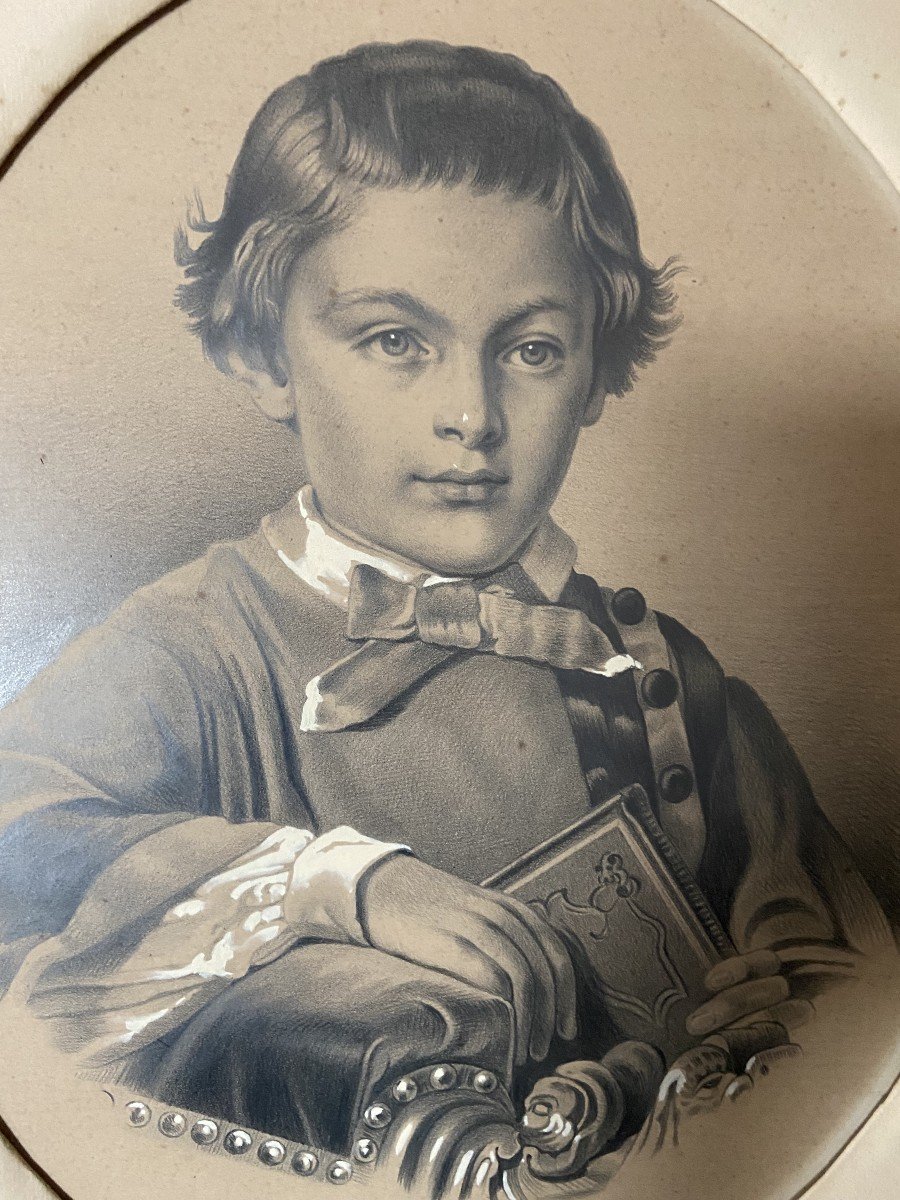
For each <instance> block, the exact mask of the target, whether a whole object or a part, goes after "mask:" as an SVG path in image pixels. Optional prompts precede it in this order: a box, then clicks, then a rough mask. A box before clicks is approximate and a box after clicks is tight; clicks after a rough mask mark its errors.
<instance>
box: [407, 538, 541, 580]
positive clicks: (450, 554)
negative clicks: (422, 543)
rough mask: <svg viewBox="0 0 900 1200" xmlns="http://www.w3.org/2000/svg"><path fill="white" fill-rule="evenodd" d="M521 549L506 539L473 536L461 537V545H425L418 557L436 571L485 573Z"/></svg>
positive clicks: (503, 562)
mask: <svg viewBox="0 0 900 1200" xmlns="http://www.w3.org/2000/svg"><path fill="white" fill-rule="evenodd" d="M518 549H519V547H518V545H515V546H511V545H509V544H507V543H505V542H504V543H502V544H497V543H493V542H490V543H488V544H477V543H475V544H473V541H472V540H471V539H470V540H468V541H462V540H461V541H460V543H459V544H458V545H454V544H452V543H449V544H448V542H443V543H442V544H441V545H440V546H429V547H423V548H422V552H420V554H419V555H417V558H418V561H420V562H422V563H423V565H424V566H427V567H428V568H429V570H431V571H433V572H434V573H435V574H436V575H447V576H450V577H456V576H460V575H461V576H482V575H490V574H491V573H492V572H494V571H499V570H500V569H501V568H502V567H505V566H507V565H508V564H509V563H510V562H511V561H513V560H514V559H515V557H516V551H517V550H518Z"/></svg>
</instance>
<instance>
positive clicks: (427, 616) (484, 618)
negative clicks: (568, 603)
mask: <svg viewBox="0 0 900 1200" xmlns="http://www.w3.org/2000/svg"><path fill="white" fill-rule="evenodd" d="M502 578H503V576H497V577H494V580H493V581H492V580H490V579H488V580H482V581H481V586H479V585H478V583H477V582H476V581H473V580H468V579H461V580H447V581H438V582H435V583H431V584H429V583H425V584H424V585H420V586H418V587H417V586H416V585H415V584H411V583H404V582H402V581H400V580H397V579H394V578H392V577H391V576H389V575H386V574H385V573H384V572H383V571H379V570H378V569H377V568H376V567H373V566H369V565H368V564H365V563H360V564H358V565H357V566H356V567H355V568H354V571H353V575H352V578H351V581H350V596H349V607H348V615H347V636H348V637H349V638H351V639H353V640H355V641H362V642H363V645H362V646H360V648H359V649H357V650H354V651H353V652H352V653H351V654H349V655H347V657H346V658H342V659H341V660H340V661H339V662H337V663H335V664H334V665H333V666H332V667H331V668H330V669H329V670H327V671H325V672H324V673H323V674H322V675H318V676H317V677H316V678H315V679H313V680H312V681H311V682H310V683H309V684H308V686H307V689H306V705H305V706H304V710H303V728H304V729H314V730H317V731H321V732H334V731H337V730H340V729H347V728H349V727H351V726H354V725H360V724H362V723H363V722H365V721H368V720H370V719H371V718H372V717H374V716H376V715H377V714H378V713H379V712H381V710H382V709H383V708H385V707H386V705H388V704H390V703H391V702H392V701H394V700H396V699H397V698H398V697H399V696H402V695H403V694H404V693H405V692H406V691H408V690H409V688H411V687H412V686H413V685H414V684H415V683H417V682H418V681H419V680H420V679H421V678H422V677H423V676H424V675H426V674H428V672H430V671H432V670H434V669H435V668H436V667H438V666H440V665H441V664H442V663H443V662H445V661H446V660H447V659H449V658H452V657H454V656H455V655H457V654H459V653H460V652H462V651H468V652H470V653H471V652H482V653H489V654H498V655H501V656H503V657H505V658H517V659H524V660H525V661H528V662H533V663H540V664H541V665H543V666H548V667H553V668H556V669H562V670H568V671H577V670H580V671H590V672H591V673H593V674H596V675H607V676H612V675H617V674H619V673H620V672H622V671H627V670H629V669H630V668H632V667H637V666H639V664H638V663H636V662H635V660H634V659H633V658H632V657H631V656H630V655H627V654H621V653H619V652H618V651H617V650H616V648H615V647H614V646H613V644H612V642H610V640H609V638H608V637H607V636H606V634H605V633H604V632H603V631H602V630H601V629H599V628H598V627H597V626H596V625H594V624H593V623H592V622H591V621H590V620H589V619H588V617H587V616H586V615H585V614H584V613H583V612H582V611H581V610H580V609H577V608H565V607H563V606H561V605H557V604H546V603H544V604H540V603H531V602H529V601H527V600H522V599H519V598H518V597H517V596H516V595H515V594H513V591H512V589H510V588H509V587H507V586H504V584H503V583H502V582H500V580H501V579H502Z"/></svg>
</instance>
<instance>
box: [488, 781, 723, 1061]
mask: <svg viewBox="0 0 900 1200" xmlns="http://www.w3.org/2000/svg"><path fill="white" fill-rule="evenodd" d="M484 886H486V887H495V888H501V889H502V890H503V891H505V892H507V893H509V894H510V895H512V896H515V897H517V898H518V899H519V900H523V901H525V902H526V903H527V904H529V905H530V906H532V907H533V908H535V909H536V910H537V911H538V912H540V913H541V914H542V915H543V916H544V917H546V919H547V920H548V921H549V922H550V923H551V924H552V925H553V926H554V927H555V928H556V929H557V930H558V931H559V932H560V933H561V935H562V936H563V938H564V939H565V941H566V942H567V943H568V944H569V945H570V946H571V947H572V949H573V952H574V956H575V958H576V961H577V964H578V966H579V969H580V971H581V973H582V975H583V976H584V977H585V978H586V980H587V984H588V986H589V987H590V988H592V989H596V991H597V992H598V993H599V994H600V997H601V999H602V1002H603V1005H604V1007H605V1009H606V1010H607V1012H608V1014H609V1016H610V1018H611V1019H612V1021H613V1023H614V1025H615V1026H616V1028H617V1030H618V1031H619V1032H620V1033H621V1035H622V1037H623V1038H634V1039H637V1040H639V1041H646V1042H650V1043H651V1044H653V1045H655V1046H657V1047H658V1048H659V1050H661V1051H662V1053H663V1054H664V1056H665V1058H666V1061H671V1059H672V1058H674V1057H675V1056H676V1055H678V1054H679V1053H680V1052H681V1051H682V1050H684V1049H686V1048H687V1047H688V1046H690V1045H692V1044H693V1043H694V1042H695V1041H696V1039H695V1038H691V1037H690V1035H688V1033H687V1032H686V1030H685V1020H686V1018H687V1017H688V1015H689V1014H690V1013H691V1012H693V1010H694V1009H695V1008H697V1007H698V1006H699V1005H700V1004H702V1003H703V1002H704V1000H707V999H709V992H708V990H707V989H706V987H705V986H704V983H703V980H704V977H705V976H706V973H707V972H708V971H709V969H710V967H712V966H714V965H715V963H717V962H719V961H720V960H721V959H722V958H723V957H726V956H728V955H729V954H733V953H734V948H733V946H732V945H731V943H730V941H729V938H728V935H727V934H726V932H725V930H724V929H723V928H722V926H721V925H720V923H719V921H718V920H717V919H716V917H715V915H714V913H713V912H712V910H711V909H710V907H709V904H708V903H707V901H706V899H705V897H704V896H703V894H702V892H701V891H700V889H699V887H698V886H697V884H696V882H695V881H694V879H693V877H692V875H691V873H690V871H689V870H688V868H687V867H686V866H685V864H684V862H683V860H682V859H681V857H680V856H679V854H678V853H677V851H676V850H675V847H674V846H673V845H672V844H671V842H670V841H669V839H668V838H667V837H666V835H665V833H664V832H663V830H662V829H661V828H660V825H659V823H658V821H657V820H656V817H655V815H654V813H653V809H652V807H651V805H650V801H649V799H648V797H647V793H646V792H645V791H644V789H643V788H642V787H640V786H639V785H634V786H632V787H629V788H626V789H624V790H623V791H621V792H619V793H617V794H616V795H615V796H612V797H610V799H609V800H607V801H604V802H603V803H602V804H601V805H598V807H597V808H595V809H593V810H592V811H591V812H589V813H588V814H587V815H586V816H584V817H582V818H580V819H579V820H578V821H576V822H575V823H574V824H572V825H569V826H568V827H567V828H565V829H563V830H562V831H561V832H560V833H558V834H556V835H555V836H554V837H552V838H549V839H548V840H547V841H545V842H542V843H540V844H539V845H537V846H535V847H534V849H533V850H530V851H528V852H527V853H526V854H524V855H522V856H521V857H520V858H518V859H516V860H515V861H514V862H512V863H510V864H509V865H508V866H507V867H504V868H503V869H502V870H500V871H498V872H497V873H496V874H494V875H492V876H490V877H489V878H488V879H486V880H484Z"/></svg>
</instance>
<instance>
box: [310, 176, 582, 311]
mask: <svg viewBox="0 0 900 1200" xmlns="http://www.w3.org/2000/svg"><path fill="white" fill-rule="evenodd" d="M297 283H298V285H299V286H300V288H301V289H302V290H303V291H305V292H306V293H307V297H308V299H309V301H310V302H312V303H314V304H316V305H317V307H318V308H319V309H321V308H322V306H323V305H324V306H326V307H328V308H329V309H331V310H334V309H337V308H340V307H346V306H347V305H349V304H350V303H364V302H365V298H366V296H367V294H368V295H371V294H375V293H381V292H384V293H390V292H395V293H398V294H399V293H406V294H409V295H412V296H423V297H426V296H427V298H428V299H429V301H430V302H434V301H436V300H438V301H439V300H441V299H443V300H444V302H445V303H446V302H449V301H450V300H452V299H453V298H456V299H457V300H463V299H464V298H465V297H466V296H468V298H469V300H470V301H471V302H472V303H475V302H476V301H478V300H479V298H480V299H482V300H489V299H493V300H495V301H497V302H498V303H499V302H503V303H504V304H508V303H509V302H511V301H512V302H518V303H522V304H528V303H532V302H534V301H535V300H536V299H538V298H544V299H546V300H548V301H550V302H552V303H553V304H555V305H556V306H557V307H558V308H559V309H560V310H567V309H571V310H572V311H573V312H577V311H578V310H579V309H580V308H581V307H582V306H583V304H584V300H585V289H586V288H587V289H588V291H589V290H590V284H589V280H588V277H587V272H586V268H585V266H584V263H583V261H582V259H581V258H580V256H579V255H578V253H577V251H576V249H575V247H574V245H573V244H572V241H571V238H570V237H569V234H568V231H567V229H566V227H565V225H564V224H563V222H562V221H561V220H560V219H559V218H558V217H557V216H555V214H553V213H552V212H550V211H549V210H547V209H545V208H543V207H542V206H540V205H538V204H537V203H534V202H532V201H528V200H520V199H517V198H515V197H512V196H509V195H506V194H504V193H498V192H492V193H479V192H475V191H473V190H472V189H471V188H470V187H468V186H466V185H459V186H457V187H452V188H451V187H446V186H444V185H436V186H433V187H423V188H417V189H411V188H391V189H388V188H374V189H369V190H367V191H364V192H363V193H361V195H360V197H359V199H358V201H357V203H356V205H355V207H354V209H353V212H352V215H351V216H350V217H349V219H348V220H347V222H346V223H345V224H344V225H343V226H342V227H341V228H340V229H339V230H337V231H336V232H334V233H332V234H329V235H327V236H325V237H324V238H322V239H321V241H320V242H319V243H317V244H316V245H315V246H314V247H313V248H312V249H311V250H310V251H309V252H308V253H307V254H306V255H304V257H303V258H302V259H301V262H300V264H299V270H298V278H297Z"/></svg>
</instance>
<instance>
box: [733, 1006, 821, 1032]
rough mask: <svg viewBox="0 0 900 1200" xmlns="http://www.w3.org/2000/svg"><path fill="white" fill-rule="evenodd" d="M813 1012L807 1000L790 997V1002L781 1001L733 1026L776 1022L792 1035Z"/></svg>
mask: <svg viewBox="0 0 900 1200" xmlns="http://www.w3.org/2000/svg"><path fill="white" fill-rule="evenodd" d="M815 1011H816V1010H815V1009H814V1008H813V1006H812V1004H810V1002H809V1001H808V1000H801V999H799V998H793V997H792V998H791V999H790V1000H782V1002H781V1003H780V1004H773V1005H772V1007H771V1008H764V1009H763V1010H762V1012H758V1013H753V1014H752V1015H751V1016H749V1017H744V1018H743V1020H740V1021H735V1024H736V1025H750V1024H753V1023H755V1022H757V1021H777V1023H778V1024H779V1025H783V1026H784V1027H785V1029H786V1030H787V1031H788V1033H792V1032H793V1031H794V1030H795V1029H799V1028H800V1026H801V1025H805V1024H806V1022H807V1021H808V1020H809V1019H810V1017H811V1016H812V1015H813V1013H814V1012H815Z"/></svg>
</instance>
